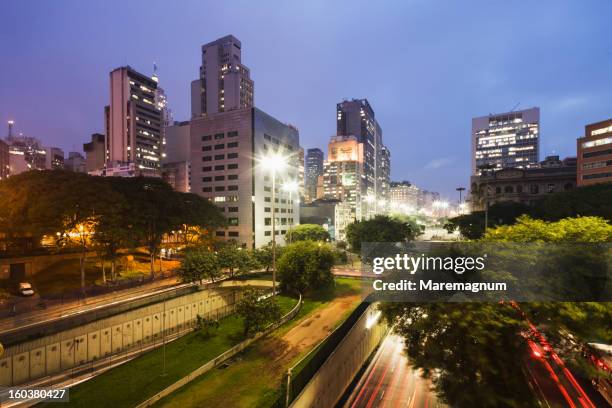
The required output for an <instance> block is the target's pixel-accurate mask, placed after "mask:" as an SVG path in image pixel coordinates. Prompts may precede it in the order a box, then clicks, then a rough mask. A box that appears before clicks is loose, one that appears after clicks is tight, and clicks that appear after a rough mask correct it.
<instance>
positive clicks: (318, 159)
mask: <svg viewBox="0 0 612 408" xmlns="http://www.w3.org/2000/svg"><path fill="white" fill-rule="evenodd" d="M323 161H324V155H323V151H322V150H321V149H318V148H314V149H308V150H307V151H306V164H305V169H304V193H305V194H304V195H305V201H306V202H307V203H309V202H312V201H313V200H315V199H316V198H317V181H318V179H319V176H321V175H322V174H323Z"/></svg>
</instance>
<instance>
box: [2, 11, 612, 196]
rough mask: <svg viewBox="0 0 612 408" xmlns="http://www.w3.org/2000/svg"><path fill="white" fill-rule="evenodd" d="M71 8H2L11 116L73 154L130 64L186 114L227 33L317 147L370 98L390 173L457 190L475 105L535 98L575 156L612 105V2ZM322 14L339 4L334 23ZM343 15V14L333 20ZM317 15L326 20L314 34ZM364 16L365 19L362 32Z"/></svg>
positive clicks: (552, 135) (549, 146) (545, 147)
mask: <svg viewBox="0 0 612 408" xmlns="http://www.w3.org/2000/svg"><path fill="white" fill-rule="evenodd" d="M61 4H62V7H57V6H56V5H52V4H45V3H40V4H38V6H37V7H35V8H32V7H29V6H28V2H23V3H20V4H10V5H4V6H3V11H5V14H6V16H7V19H6V22H5V24H4V25H3V28H1V29H0V31H1V32H4V35H3V36H2V37H3V38H5V39H6V40H0V41H2V42H3V48H4V49H5V50H6V52H7V54H8V55H9V56H10V57H8V58H7V60H8V63H7V64H5V66H4V68H3V71H4V75H2V76H1V77H0V119H1V120H2V121H3V122H4V123H6V120H9V119H14V120H15V121H16V129H15V130H16V131H17V132H23V133H24V134H25V135H28V136H33V137H37V138H39V139H41V140H43V142H44V144H45V145H48V146H58V147H60V148H62V149H63V150H64V151H65V152H68V151H72V150H76V151H81V149H80V146H81V145H82V143H83V142H86V141H88V139H89V137H90V135H91V134H92V133H95V132H101V131H103V129H104V121H103V115H102V114H101V113H100V110H101V107H102V106H104V105H106V104H108V102H109V98H108V83H107V81H108V72H110V71H111V70H112V69H114V68H117V67H119V66H123V65H131V66H133V67H134V68H135V69H136V70H138V71H140V72H142V73H145V74H152V73H153V62H154V61H155V62H156V63H157V65H158V66H159V73H158V75H159V77H160V85H161V86H162V87H164V89H165V90H166V93H167V96H168V106H169V107H170V108H171V109H172V110H173V112H174V113H175V118H176V119H177V120H186V119H189V117H190V110H191V106H190V82H191V81H192V80H193V78H195V77H197V75H198V67H199V65H200V63H201V61H200V53H199V50H200V47H201V46H202V45H203V44H205V43H207V42H210V41H214V40H215V39H217V38H219V37H222V36H225V35H228V34H233V35H235V36H236V37H237V38H239V39H240V40H241V42H242V43H243V46H244V55H243V58H244V61H246V62H247V65H248V67H249V68H250V69H251V72H252V79H253V80H254V81H255V82H257V88H258V90H259V91H260V92H258V93H257V95H256V97H255V105H256V106H258V107H261V108H263V109H264V110H266V111H268V112H270V113H271V114H272V115H274V116H276V117H279V118H283V120H285V121H287V122H290V123H292V124H293V125H295V126H297V127H298V128H299V130H300V135H301V140H302V143H301V144H302V146H303V147H304V148H305V149H308V148H313V147H318V148H322V149H324V148H325V146H326V145H327V141H328V140H329V137H330V136H331V135H333V134H334V133H335V131H334V129H335V113H334V112H333V111H334V105H335V104H336V103H338V101H339V100H342V99H343V98H347V99H352V98H367V99H368V100H369V101H370V103H371V104H372V106H374V109H375V111H376V117H377V119H378V120H379V122H380V123H381V126H382V127H383V128H384V129H385V144H386V145H387V146H388V147H389V149H390V150H391V158H392V163H391V174H392V179H393V180H401V179H408V180H410V181H411V182H413V183H415V184H416V185H419V186H422V187H424V188H426V189H428V190H434V191H440V192H441V193H442V194H443V196H444V197H446V198H448V199H455V195H456V193H455V192H454V189H455V188H456V187H457V186H466V187H467V184H468V179H469V174H470V162H469V161H470V125H471V119H472V118H473V117H479V116H484V115H487V114H488V113H497V112H507V111H510V110H511V109H513V108H514V107H515V106H516V104H517V103H520V105H519V109H524V108H527V107H531V106H539V107H540V108H541V114H542V116H541V125H542V132H541V140H540V143H541V157H545V156H547V155H549V154H552V153H553V152H554V153H556V154H558V155H560V156H562V157H565V156H575V154H576V152H575V146H576V138H577V137H579V136H582V135H583V134H584V126H585V125H586V124H588V123H595V122H598V121H601V120H604V119H606V118H608V117H609V116H610V115H609V111H608V112H606V109H607V108H609V104H606V102H605V101H606V100H609V98H610V96H611V93H612V86H609V85H612V79H610V78H609V76H608V75H607V72H609V71H610V68H611V67H612V58H610V57H607V56H606V55H604V52H603V51H604V50H605V46H606V36H605V29H606V26H605V23H606V22H605V18H604V17H603V16H605V15H606V14H609V11H610V9H611V5H608V4H601V5H600V6H599V7H592V8H591V9H589V10H583V9H582V8H581V7H580V5H578V4H571V3H569V2H562V3H559V2H554V3H553V2H542V3H538V4H537V5H530V6H529V9H525V8H519V7H516V8H512V9H508V8H505V7H502V6H497V7H496V6H494V5H489V4H486V3H483V2H479V3H475V4H474V5H473V6H472V7H470V8H469V10H461V9H460V8H459V6H455V5H452V4H451V3H447V5H446V8H445V9H443V10H442V11H440V8H439V7H437V6H435V5H429V4H425V3H423V2H412V3H410V4H401V5H399V4H398V5H394V6H393V7H387V8H385V9H384V10H383V9H382V8H381V9H377V8H376V6H375V5H371V4H363V5H361V6H359V7H358V6H357V5H354V6H353V7H348V8H347V7H346V6H345V5H344V6H343V5H341V4H334V5H327V4H325V3H322V2H321V3H316V2H315V3H312V4H311V3H309V4H308V5H299V6H296V5H288V4H282V3H270V4H268V5H266V6H265V7H263V10H261V11H259V12H256V11H257V10H259V6H258V7H257V8H256V6H254V5H250V4H248V3H240V4H237V5H234V6H227V7H223V6H219V5H216V4H213V3H206V4H203V3H201V2H193V3H189V2H188V3H182V4H181V6H180V7H171V6H169V5H163V4H162V3H156V2H152V3H150V2H147V7H141V6H142V4H140V3H138V2H133V3H130V4H129V5H128V6H127V8H126V9H125V12H124V13H123V14H121V15H118V14H113V10H116V8H115V7H112V4H113V2H110V4H111V5H110V6H106V4H107V3H104V4H102V3H100V4H93V5H88V7H87V8H84V7H80V6H79V4H78V3H71V2H69V1H65V2H62V3H61ZM350 4H354V3H352V2H351V3H350ZM298 8H299V10H298ZM137 10H140V12H142V13H143V16H146V17H151V18H152V17H156V18H157V19H158V20H155V21H163V24H161V25H160V26H159V27H156V30H163V29H164V27H165V28H167V29H168V33H167V34H164V35H162V34H160V33H159V32H158V31H156V35H154V37H155V39H156V40H157V41H150V37H149V35H150V34H149V33H145V32H144V31H139V30H138V28H139V23H138V20H136V22H134V20H133V19H131V18H128V17H130V16H134V15H136V14H135V13H136V11H137ZM321 11H326V12H327V13H328V14H329V16H327V17H324V18H323V19H322V18H321ZM340 11H342V16H343V18H342V19H337V18H336V17H337V15H338V13H340ZM26 13H27V14H26ZM551 13H552V14H554V17H555V18H550V16H549V14H551ZM324 14H325V13H324ZM160 16H163V17H165V20H160V19H159V17H160ZM366 16H372V17H373V18H371V19H369V20H366ZM43 17H44V18H43ZM102 17H105V18H110V19H112V21H113V22H114V24H112V27H110V28H108V29H107V28H105V27H99V29H96V28H95V27H96V26H95V24H94V22H95V21H100V19H101V18H102ZM315 19H316V24H317V26H319V27H320V28H321V29H318V30H312V27H313V24H315V22H314V21H315ZM29 20H31V21H34V22H35V23H36V24H29V23H28V21H29ZM247 20H248V21H249V22H250V24H243V23H244V22H245V21H247ZM228 21H231V23H228ZM258 21H259V22H262V23H263V22H264V21H265V22H266V24H267V27H266V29H263V30H262V29H261V24H257V22H258ZM366 21H368V22H369V24H358V26H359V27H360V29H359V31H354V30H350V27H351V26H354V23H356V22H364V23H365V22H366ZM332 22H333V23H334V24H331V23H332ZM196 23H197V24H196ZM433 23H437V24H433ZM518 23H520V27H521V28H522V30H517V29H516V26H517V24H518ZM355 26H357V25H355ZM57 27H64V28H63V29H59V30H58V29H57ZM65 27H69V28H65ZM91 27H94V28H91ZM439 27H444V28H445V30H440V29H439ZM470 27H471V28H470ZM567 27H571V28H572V29H571V30H567ZM134 28H136V29H135V30H134V36H132V37H131V38H129V39H128V40H125V39H124V37H125V34H126V33H128V32H131V31H130V30H132V29H134ZM288 28H291V30H287V29H288ZM444 31H447V32H450V33H455V32H456V31H460V32H457V33H456V35H447V34H445V33H444ZM279 32H282V33H283V35H279ZM484 32H486V33H487V34H488V35H486V36H483V35H482V33H484ZM79 33H87V35H83V36H79V35H78V34H79ZM417 33H418V34H419V36H418V38H419V41H416V40H415V38H416V34H417ZM381 36H382V37H385V36H388V37H389V41H387V42H385V41H381V40H380V38H381ZM81 37H82V38H81ZM145 37H146V38H145ZM120 39H121V41H120ZM5 41H6V43H5ZM585 44H586V45H587V46H585ZM517 55H518V56H520V57H521V58H515V57H516V56H517ZM593 61H597V66H593ZM66 67H71V68H69V69H66ZM587 68H589V71H588V72H589V76H588V78H587V77H586V76H584V75H583V72H586V69H587ZM32 78H38V79H37V80H36V81H32ZM399 79H401V81H399V82H398V80H399ZM441 118H443V119H444V120H440V119H441ZM3 136H4V135H3ZM397 157H401V158H402V160H394V159H395V158H397Z"/></svg>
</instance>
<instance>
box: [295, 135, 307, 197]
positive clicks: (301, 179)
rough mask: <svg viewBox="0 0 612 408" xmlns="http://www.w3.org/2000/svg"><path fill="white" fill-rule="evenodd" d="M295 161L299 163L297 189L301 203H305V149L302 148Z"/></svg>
mask: <svg viewBox="0 0 612 408" xmlns="http://www.w3.org/2000/svg"><path fill="white" fill-rule="evenodd" d="M295 159H296V161H297V169H298V175H297V177H298V178H297V187H298V197H299V198H300V202H302V201H304V194H305V190H304V148H303V147H300V148H299V150H298V152H297V154H296V156H295Z"/></svg>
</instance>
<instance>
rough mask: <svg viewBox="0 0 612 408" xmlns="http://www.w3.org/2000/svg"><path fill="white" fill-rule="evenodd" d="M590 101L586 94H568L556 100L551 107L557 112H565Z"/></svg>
mask: <svg viewBox="0 0 612 408" xmlns="http://www.w3.org/2000/svg"><path fill="white" fill-rule="evenodd" d="M588 102H589V99H588V98H587V97H585V96H580V95H577V96H566V97H564V98H559V99H558V100H556V101H554V102H553V103H552V105H551V109H552V110H553V111H555V112H565V111H567V110H571V109H576V108H578V107H580V106H583V105H586V104H587V103H588Z"/></svg>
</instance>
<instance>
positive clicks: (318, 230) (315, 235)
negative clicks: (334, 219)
mask: <svg viewBox="0 0 612 408" xmlns="http://www.w3.org/2000/svg"><path fill="white" fill-rule="evenodd" d="M329 239H330V238H329V233H328V232H327V231H326V230H325V228H323V227H322V226H320V225H317V224H300V225H296V226H295V227H293V228H292V229H291V230H290V231H287V234H286V235H285V241H286V242H296V241H306V240H309V241H329Z"/></svg>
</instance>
